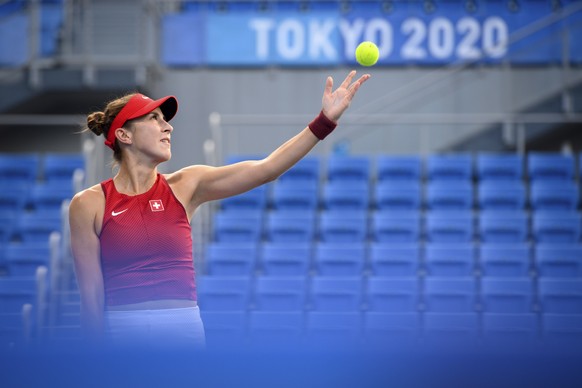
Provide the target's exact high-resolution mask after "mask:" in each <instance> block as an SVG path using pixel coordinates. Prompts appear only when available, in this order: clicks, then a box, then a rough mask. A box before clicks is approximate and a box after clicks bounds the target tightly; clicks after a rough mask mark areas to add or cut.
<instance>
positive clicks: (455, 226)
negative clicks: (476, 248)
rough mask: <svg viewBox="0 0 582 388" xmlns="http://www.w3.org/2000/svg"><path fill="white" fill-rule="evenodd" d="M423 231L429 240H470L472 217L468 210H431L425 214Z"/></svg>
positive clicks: (443, 241) (471, 237)
mask: <svg viewBox="0 0 582 388" xmlns="http://www.w3.org/2000/svg"><path fill="white" fill-rule="evenodd" d="M425 224H426V226H425V233H426V238H427V240H428V241H430V242H442V243H445V242H455V243H456V242H471V241H473V237H474V230H475V225H474V219H473V213H472V212H470V211H432V212H427V213H426V216H425Z"/></svg>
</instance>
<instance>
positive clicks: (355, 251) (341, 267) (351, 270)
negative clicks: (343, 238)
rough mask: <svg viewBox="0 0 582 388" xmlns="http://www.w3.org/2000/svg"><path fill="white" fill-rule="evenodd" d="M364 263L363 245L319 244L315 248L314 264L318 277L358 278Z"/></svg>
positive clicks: (364, 252) (364, 248) (364, 249)
mask: <svg viewBox="0 0 582 388" xmlns="http://www.w3.org/2000/svg"><path fill="white" fill-rule="evenodd" d="M365 263H366V247H365V245H364V244H363V243H354V242H351V243H345V242H321V243H318V244H316V246H315V252H314V264H315V269H316V271H317V273H318V274H319V275H320V276H359V275H361V274H362V273H363V270H364V265H365Z"/></svg>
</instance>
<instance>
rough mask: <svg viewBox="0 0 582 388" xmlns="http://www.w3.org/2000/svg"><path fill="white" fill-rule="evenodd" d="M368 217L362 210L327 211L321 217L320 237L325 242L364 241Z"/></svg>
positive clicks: (366, 235) (366, 234)
mask: <svg viewBox="0 0 582 388" xmlns="http://www.w3.org/2000/svg"><path fill="white" fill-rule="evenodd" d="M367 237H368V217H367V213H366V212H361V211H325V212H322V213H321V214H320V217H319V238H320V240H321V241H323V242H364V241H365V240H366V239H367Z"/></svg>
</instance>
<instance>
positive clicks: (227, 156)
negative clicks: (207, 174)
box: [0, 0, 582, 349]
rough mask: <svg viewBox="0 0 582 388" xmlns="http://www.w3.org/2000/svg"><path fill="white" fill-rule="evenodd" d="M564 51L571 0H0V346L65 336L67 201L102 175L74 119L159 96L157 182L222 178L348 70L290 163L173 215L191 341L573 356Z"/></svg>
mask: <svg viewBox="0 0 582 388" xmlns="http://www.w3.org/2000/svg"><path fill="white" fill-rule="evenodd" d="M581 36H582V2H580V1H575V0H520V1H517V0H426V1H416V0H411V1H404V0H401V1H396V0H395V1H390V0H384V1H383V0H369V1H368V0H351V1H349V0H346V1H343V0H307V1H303V0H301V1H300V0H288V1H286V0H244V1H243V0H240V1H239V0H230V1H215V0H207V1H186V0H185V1H177V0H167V1H166V0H157V1H154V0H141V1H140V0H115V1H109V0H99V1H97V0H0V131H1V133H2V137H3V141H2V142H1V143H0V153H1V155H0V178H1V179H0V184H1V185H2V186H1V187H2V190H1V191H2V193H1V194H0V197H2V198H0V204H2V207H3V210H2V213H1V214H0V216H1V217H2V241H1V243H0V248H1V252H2V253H1V254H0V267H1V268H2V277H1V278H0V293H1V294H2V295H3V298H4V299H3V302H2V311H1V314H2V320H1V322H0V326H1V329H2V333H3V334H2V338H4V339H5V341H4V343H3V344H2V346H4V347H5V348H7V349H14V348H20V347H27V346H34V345H35V344H38V343H45V342H48V343H51V342H53V341H56V342H58V343H61V342H62V343H74V342H75V341H77V340H78V339H79V319H78V317H79V300H78V292H77V290H76V284H75V280H74V273H73V270H72V264H71V263H72V259H71V256H70V250H69V245H68V225H67V222H66V220H67V217H68V215H67V211H68V200H69V199H70V198H71V197H72V195H73V194H74V193H75V192H77V191H79V190H81V189H84V188H86V187H89V186H91V185H94V184H96V183H98V182H100V181H102V180H104V179H107V178H109V177H111V176H112V175H113V174H114V173H115V171H114V170H113V169H112V168H111V165H110V163H109V162H110V160H111V155H110V151H109V149H108V148H107V147H104V146H103V145H102V141H103V139H101V138H96V137H95V136H94V135H93V134H92V133H80V131H81V130H82V129H83V125H84V120H85V117H86V115H87V114H88V113H90V112H92V111H95V110H102V109H103V108H104V106H105V104H106V102H107V101H109V100H111V99H114V98H116V97H119V96H122V95H124V94H126V93H128V92H132V91H141V92H143V93H145V94H147V95H149V96H150V97H152V98H160V97H162V96H165V95H170V94H172V95H175V96H176V97H177V98H178V100H179V102H180V107H179V112H178V115H177V116H176V117H175V118H174V119H173V120H172V123H171V124H172V125H173V127H174V133H173V135H172V136H173V142H172V150H173V156H172V160H171V161H169V162H167V163H165V164H163V165H162V166H161V167H160V170H161V171H162V172H170V171H175V170H177V169H179V168H182V167H184V166H187V165H190V164H198V163H203V164H210V165H223V164H226V163H231V162H234V161H237V160H241V159H246V158H261V157H263V156H265V155H267V154H268V153H269V152H271V151H272V150H274V149H275V148H276V147H277V146H278V145H280V144H281V143H282V142H283V141H285V140H287V139H288V138H290V137H291V136H293V135H294V134H296V133H298V132H299V131H300V130H301V129H303V128H304V127H305V125H306V124H307V123H308V122H309V121H311V119H312V118H313V117H314V116H315V115H317V113H318V112H319V110H320V107H321V96H322V93H323V88H324V84H325V79H326V77H327V76H328V75H331V76H333V78H334V80H335V82H336V85H337V84H339V82H341V80H343V78H344V77H345V75H346V74H347V73H348V72H349V70H350V69H356V70H357V71H358V73H359V74H363V73H365V72H368V73H370V74H371V75H372V78H371V80H370V81H369V82H367V83H366V84H365V85H364V87H362V89H360V91H359V93H358V95H357V97H356V99H355V100H354V102H353V103H352V106H351V108H350V110H349V111H348V112H347V113H346V114H345V115H344V117H342V119H341V122H340V123H341V125H340V126H339V127H338V128H337V130H336V131H335V132H334V133H333V134H332V135H331V136H329V137H328V138H327V139H326V140H325V141H324V142H321V143H320V144H319V145H318V146H317V147H316V149H315V150H314V151H313V152H312V154H311V155H310V156H309V157H308V158H307V159H306V160H305V161H304V162H302V163H300V164H298V165H297V166H296V168H293V169H292V170H290V171H289V172H288V173H286V174H285V175H284V176H283V177H281V179H280V180H278V181H277V182H274V183H272V184H269V185H267V186H264V187H262V188H259V189H257V190H253V191H251V192H249V193H247V194H244V195H242V196H240V197H236V198H233V199H231V200H228V201H223V202H220V203H211V204H207V205H205V206H203V207H202V208H201V209H199V211H198V213H197V216H196V217H195V218H194V221H193V235H194V239H195V242H196V244H195V245H196V247H195V263H196V267H197V274H198V277H199V295H200V299H199V302H200V306H201V309H202V311H203V319H204V321H205V325H206V328H207V335H208V338H209V343H210V344H217V345H218V344H221V343H223V342H227V343H229V344H232V343H236V342H237V341H242V342H245V343H248V342H252V343H255V342H256V343H258V344H260V343H262V342H265V341H264V339H265V338H269V339H270V340H272V339H273V338H275V339H278V340H281V339H282V337H285V338H286V339H289V338H296V339H297V338H300V339H297V341H303V340H304V339H306V338H309V340H308V342H310V343H317V341H323V342H324V343H327V344H329V343H333V342H334V338H335V339H337V337H334V336H333V335H330V333H331V334H335V335H337V336H339V337H340V338H346V337H350V338H352V337H353V339H354V341H355V342H358V343H361V342H368V343H376V341H377V340H378V339H382V340H383V341H385V343H386V344H387V345H386V346H387V347H390V346H396V343H398V346H401V345H406V346H408V345H411V344H412V343H414V344H415V345H416V344H418V343H423V344H426V343H430V344H436V345H438V344H439V343H440V342H443V339H446V341H445V342H449V341H450V340H451V339H462V340H463V341H459V342H462V343H463V345H467V344H468V343H471V344H473V342H479V343H480V344H481V345H483V343H486V344H496V343H498V342H496V341H495V340H494V339H497V340H499V339H500V338H501V339H502V341H505V340H507V339H508V338H516V337H519V338H520V339H521V340H523V341H519V344H520V345H524V344H526V343H527V346H531V345H532V343H535V346H547V345H548V344H550V345H552V344H555V343H560V344H561V345H564V344H565V345H566V347H567V348H570V349H571V348H575V346H574V344H580V343H582V342H581V336H580V333H581V332H582V298H581V297H580V295H582V279H581V276H582V263H581V262H580V261H581V260H582V245H581V238H580V234H581V229H582V221H581V219H580V213H579V210H580V208H579V206H580V203H579V190H580V180H579V170H580V166H581V164H580V163H581V158H580V151H581V148H582V141H581V139H582V137H581V135H580V125H581V122H582V67H581V64H582V40H581V39H580V37H581ZM364 40H370V41H373V42H375V43H376V44H377V45H378V47H379V49H380V59H379V61H378V63H377V65H375V66H374V67H370V68H364V67H362V66H360V65H358V64H357V63H356V62H355V58H354V51H355V48H356V46H357V45H358V44H359V43H360V42H361V41H364ZM63 201H64V202H63ZM338 280H339V283H338V282H337V281H338ZM277 286H278V287H279V288H277ZM225 294H229V295H231V294H233V295H234V296H233V299H232V300H230V301H226V302H225V298H224V295H225ZM330 295H331V296H330ZM443 295H444V296H443ZM231 296H232V295H231ZM4 301H6V303H4ZM277 317H278V318H277ZM281 317H283V318H281ZM289 322H294V323H289ZM282 333H283V335H281V334H282ZM516 333H517V334H519V335H516ZM324 334H325V335H324ZM295 336H297V337H295ZM328 337H329V338H328ZM489 337H492V338H493V339H492V340H491V341H488V340H486V339H487V338H489ZM225 339H227V340H225ZM402 339H407V341H404V342H405V343H400V342H401V341H397V340H402ZM326 341H327V342H326ZM453 342H455V341H453ZM524 346H526V345H524Z"/></svg>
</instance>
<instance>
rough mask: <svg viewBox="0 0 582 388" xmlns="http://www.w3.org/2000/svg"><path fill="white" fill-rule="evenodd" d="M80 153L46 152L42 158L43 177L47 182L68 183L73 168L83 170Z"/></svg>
mask: <svg viewBox="0 0 582 388" xmlns="http://www.w3.org/2000/svg"><path fill="white" fill-rule="evenodd" d="M84 168H85V161H84V158H83V155H82V154H58V153H50V154H46V155H45V157H44V160H43V167H42V170H43V174H42V175H43V177H44V179H45V181H47V182H51V183H53V182H64V183H70V182H71V180H72V178H73V173H74V172H75V170H78V169H79V170H84Z"/></svg>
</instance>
